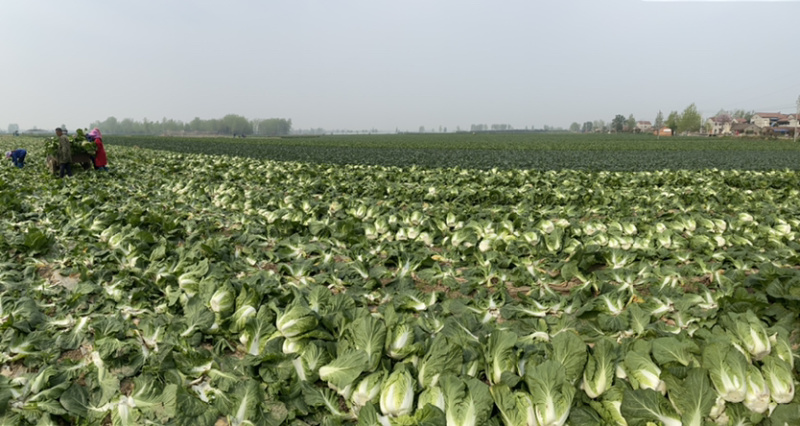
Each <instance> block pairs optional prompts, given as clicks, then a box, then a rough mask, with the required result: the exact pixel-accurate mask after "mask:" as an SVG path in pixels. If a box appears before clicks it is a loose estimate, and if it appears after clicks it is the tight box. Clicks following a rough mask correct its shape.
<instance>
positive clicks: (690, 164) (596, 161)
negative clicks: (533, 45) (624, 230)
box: [107, 134, 800, 171]
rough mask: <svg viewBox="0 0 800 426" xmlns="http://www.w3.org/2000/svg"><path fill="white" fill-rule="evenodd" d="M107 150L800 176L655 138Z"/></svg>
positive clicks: (764, 160)
mask: <svg viewBox="0 0 800 426" xmlns="http://www.w3.org/2000/svg"><path fill="white" fill-rule="evenodd" d="M107 143H109V144H113V145H124V146H138V147H141V148H149V149H158V150H167V151H174V152H182V153H205V154H213V155H233V156H241V157H250V158H257V159H271V160H278V161H301V162H310V163H323V164H365V165H382V166H400V167H406V166H412V165H416V166H421V167H444V168H447V167H462V168H477V169H491V168H501V169H512V168H525V169H544V170H563V169H580V170H612V171H637V170H665V169H682V170H700V169H712V168H717V169H725V170H731V169H739V170H783V169H792V170H796V169H798V168H800V144H797V145H795V144H794V143H792V142H791V141H790V140H777V141H766V140H751V139H723V138H720V139H717V138H691V137H686V138H681V137H679V138H662V139H660V140H657V139H655V138H654V137H653V136H651V135H573V134H477V135H472V134H441V135H436V134H420V135H416V134H404V135H356V136H322V137H291V138H283V139H276V138H269V139H267V138H246V139H233V138H181V137H153V136H111V137H109V138H108V140H107Z"/></svg>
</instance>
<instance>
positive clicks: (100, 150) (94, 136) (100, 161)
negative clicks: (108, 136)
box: [86, 127, 108, 172]
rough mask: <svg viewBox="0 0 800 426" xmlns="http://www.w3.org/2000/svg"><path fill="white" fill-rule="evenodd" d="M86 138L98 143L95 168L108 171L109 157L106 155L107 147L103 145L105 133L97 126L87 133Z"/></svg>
mask: <svg viewBox="0 0 800 426" xmlns="http://www.w3.org/2000/svg"><path fill="white" fill-rule="evenodd" d="M86 139H89V140H90V141H93V142H94V143H95V145H97V152H96V153H95V154H94V169H95V170H103V171H106V172H107V171H108V158H107V157H106V149H105V147H103V134H102V133H100V129H98V128H97V127H95V128H94V129H92V131H91V132H89V134H88V135H86Z"/></svg>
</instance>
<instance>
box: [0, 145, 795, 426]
mask: <svg viewBox="0 0 800 426" xmlns="http://www.w3.org/2000/svg"><path fill="white" fill-rule="evenodd" d="M470 136H473V135H462V136H452V135H448V136H446V137H445V136H442V138H439V139H437V138H436V137H433V138H431V139H427V140H424V139H420V138H421V137H422V136H419V137H417V138H416V139H415V136H410V135H400V136H393V137H394V138H396V139H395V143H394V144H393V143H392V142H391V139H388V138H390V137H389V136H382V137H376V138H370V137H367V136H364V137H363V138H362V137H356V138H352V141H350V140H349V139H347V138H324V137H323V138H318V139H301V140H283V141H281V140H256V139H253V140H251V139H249V138H248V139H246V140H244V141H242V142H238V143H234V142H230V141H224V140H203V141H195V142H196V143H195V144H194V145H193V144H192V141H191V140H185V139H180V138H174V139H165V138H146V137H137V138H133V137H131V138H121V137H118V138H114V137H108V138H107V140H106V141H105V142H106V150H107V152H108V156H109V167H110V168H111V172H110V173H100V172H84V171H80V170H78V171H77V173H75V176H74V177H72V178H66V179H63V180H62V179H57V178H54V177H52V176H50V175H49V173H48V171H47V170H46V169H45V166H44V149H45V148H44V143H43V142H42V141H41V139H33V138H30V139H26V138H10V137H6V138H0V150H2V151H3V152H5V151H7V150H9V149H12V148H20V147H23V148H26V149H27V150H28V153H29V154H28V158H27V160H26V166H25V168H24V169H17V168H14V167H11V166H10V165H9V164H6V163H3V164H2V165H3V167H0V424H3V425H6V424H8V425H72V424H76V425H107V424H114V425H148V424H153V425H156V424H157V425H161V424H171V425H208V426H222V425H236V426H239V425H282V424H286V425H296V426H300V425H360V426H379V425H380V426H385V425H409V426H410V425H429V426H435V425H447V426H462V425H496V426H517V425H525V426H534V425H536V426H540V425H542V426H543V425H548V426H549V425H565V424H566V425H632V426H633V425H669V426H672V425H676V426H677V425H698V426H700V425H709V424H721V425H796V424H798V422H800V420H798V419H800V396H798V395H797V392H796V391H795V387H796V385H797V384H798V378H799V377H800V375H798V369H800V366H799V364H800V363H798V360H797V359H796V358H797V355H798V346H799V345H800V317H799V316H798V314H800V255H799V253H800V233H799V232H800V177H799V176H798V173H797V171H795V170H794V169H795V168H796V167H800V162H798V161H796V160H797V159H798V153H799V152H800V150H798V149H797V148H795V147H793V146H790V145H787V144H786V143H779V142H774V141H708V142H706V141H703V140H693V141H691V142H682V141H681V140H677V141H661V142H659V143H661V144H662V145H659V147H658V148H657V149H654V148H652V145H646V144H654V143H656V141H655V140H648V139H644V138H643V139H631V140H630V141H627V142H625V141H623V142H620V143H619V144H617V145H613V143H614V142H613V141H611V140H610V139H608V138H606V137H605V136H599V137H598V139H596V140H595V139H591V138H594V136H587V137H585V138H583V139H578V138H567V139H566V140H564V141H559V140H558V139H557V138H558V136H548V135H543V136H520V135H514V136H513V138H511V139H505V138H504V137H503V136H501V135H489V136H483V135H477V137H479V138H484V139H481V140H483V141H484V142H486V141H487V140H488V141H489V142H493V141H494V142H496V144H493V145H491V146H490V149H484V148H485V147H486V146H487V145H482V144H481V143H476V142H474V140H465V141H464V142H463V143H461V142H459V140H458V139H457V138H458V137H462V138H469V137H470ZM525 137H528V138H534V139H531V141H530V143H528V142H526V139H524V138H525ZM536 137H539V139H535V138H536ZM487 138H488V139H487ZM509 140H510V141H511V142H509ZM504 141H505V142H504ZM172 142H174V143H172ZM604 143H607V144H609V146H611V145H613V146H615V147H616V148H613V149H611V148H607V147H604V145H603V144H604ZM704 143H707V145H703V144H704ZM726 143H727V144H728V145H726ZM326 144H329V146H326ZM406 144H407V145H406ZM537 144H539V145H537ZM570 144H574V145H570ZM759 144H760V145H759ZM570 146H572V148H573V149H570ZM149 148H164V149H170V150H172V151H173V152H169V151H157V150H152V149H149ZM226 153H227V154H230V155H225V154H226ZM404 153H405V154H404ZM406 154H407V155H408V156H407V157H406V156H404V155H406ZM277 160H280V161H277ZM437 161H438V162H439V163H440V164H442V165H445V166H446V167H442V168H434V167H430V166H432V165H433V164H432V163H435V162H437ZM704 162H705V163H706V164H708V165H709V166H708V167H702V164H703V163H704ZM8 163H10V162H8ZM771 164H774V165H775V166H774V167H770V165H771ZM531 167H534V168H531Z"/></svg>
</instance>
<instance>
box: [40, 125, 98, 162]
mask: <svg viewBox="0 0 800 426" xmlns="http://www.w3.org/2000/svg"><path fill="white" fill-rule="evenodd" d="M69 142H70V146H71V147H72V154H73V155H74V154H89V155H94V154H95V153H96V152H97V144H95V143H94V142H92V141H90V140H88V139H86V130H84V129H78V130H77V131H76V132H75V136H73V137H71V138H69ZM58 144H59V141H58V138H57V137H55V136H52V137H49V138H47V139H45V140H44V150H45V153H46V154H47V155H53V156H55V155H56V154H57V153H58Z"/></svg>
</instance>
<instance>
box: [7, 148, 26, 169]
mask: <svg viewBox="0 0 800 426" xmlns="http://www.w3.org/2000/svg"><path fill="white" fill-rule="evenodd" d="M26 155H28V151H25V150H24V149H15V150H13V151H8V152H6V158H8V159H10V160H11V161H12V162H14V165H15V166H17V168H20V169H21V168H23V167H25V156H26Z"/></svg>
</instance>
